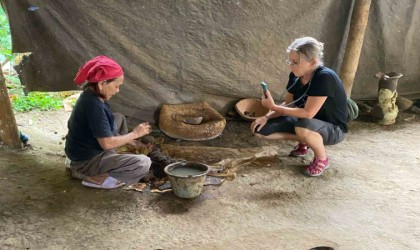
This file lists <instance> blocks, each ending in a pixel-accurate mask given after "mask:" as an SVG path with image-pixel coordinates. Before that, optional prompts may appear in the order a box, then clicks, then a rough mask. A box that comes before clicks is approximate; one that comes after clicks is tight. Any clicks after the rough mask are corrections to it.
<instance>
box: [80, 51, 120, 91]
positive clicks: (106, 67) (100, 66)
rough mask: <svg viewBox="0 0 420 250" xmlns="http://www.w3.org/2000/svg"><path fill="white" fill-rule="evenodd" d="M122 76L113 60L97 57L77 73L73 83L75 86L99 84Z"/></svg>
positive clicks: (118, 66)
mask: <svg viewBox="0 0 420 250" xmlns="http://www.w3.org/2000/svg"><path fill="white" fill-rule="evenodd" d="M123 74H124V72H123V70H122V68H121V66H120V65H119V64H118V63H117V62H116V61H114V60H112V59H111V58H109V57H106V56H97V57H95V58H92V59H90V60H89V61H88V62H87V63H85V65H83V66H82V67H81V68H80V69H79V72H77V75H76V77H75V78H74V82H75V83H76V84H77V85H80V84H82V83H84V82H85V81H86V80H87V81H88V82H100V81H104V80H109V79H112V78H117V77H119V76H122V75H123Z"/></svg>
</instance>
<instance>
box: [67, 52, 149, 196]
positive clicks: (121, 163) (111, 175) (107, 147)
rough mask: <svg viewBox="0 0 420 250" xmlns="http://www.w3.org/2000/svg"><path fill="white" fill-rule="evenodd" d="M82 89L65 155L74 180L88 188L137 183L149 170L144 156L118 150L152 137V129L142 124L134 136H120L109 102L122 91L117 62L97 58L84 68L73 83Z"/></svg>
mask: <svg viewBox="0 0 420 250" xmlns="http://www.w3.org/2000/svg"><path fill="white" fill-rule="evenodd" d="M74 82H75V83H76V84H77V85H82V84H83V83H85V84H84V85H83V92H82V94H81V95H80V97H79V99H78V100H77V102H76V105H75V107H74V109H73V112H72V114H71V116H70V119H69V121H68V130H69V131H68V134H67V137H66V147H65V152H66V155H67V157H68V158H69V159H70V170H71V173H72V175H73V176H74V177H78V178H81V179H83V181H82V184H83V185H85V186H89V187H96V188H105V189H113V188H117V187H120V186H122V185H124V184H132V183H137V182H138V181H139V180H140V179H141V178H142V177H144V176H145V175H146V174H147V173H148V171H149V168H150V165H151V160H150V158H149V157H147V156H145V155H136V154H118V153H117V152H116V150H115V149H116V148H118V147H119V146H122V145H125V144H127V143H129V142H131V141H132V140H134V139H137V138H140V137H142V136H144V135H147V134H149V133H150V129H151V128H150V125H149V124H148V123H142V124H139V125H137V126H136V127H135V128H134V129H133V131H132V132H130V133H127V134H124V135H119V134H118V131H119V128H118V127H117V123H116V122H115V117H114V114H113V113H112V111H111V109H110V107H109V105H108V103H107V101H108V100H109V99H111V97H112V96H114V95H116V94H117V93H118V92H119V91H120V87H121V85H122V84H123V82H124V73H123V70H122V68H121V66H120V65H118V63H117V62H115V61H114V60H112V59H111V58H109V57H106V56H97V57H95V58H93V59H91V60H89V61H88V62H87V63H86V64H85V65H83V66H82V67H81V68H80V69H79V72H78V73H77V75H76V78H75V79H74Z"/></svg>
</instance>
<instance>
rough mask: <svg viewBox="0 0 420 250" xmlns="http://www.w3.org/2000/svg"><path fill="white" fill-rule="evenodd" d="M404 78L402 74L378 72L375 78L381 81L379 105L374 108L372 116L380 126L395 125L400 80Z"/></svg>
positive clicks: (379, 85)
mask: <svg viewBox="0 0 420 250" xmlns="http://www.w3.org/2000/svg"><path fill="white" fill-rule="evenodd" d="M402 76H403V74H401V73H396V72H389V73H382V72H378V73H376V74H375V77H376V78H378V79H379V84H378V103H377V104H376V105H375V106H374V107H373V110H372V116H373V117H374V119H376V120H377V122H378V123H379V124H382V125H391V124H394V123H395V119H396V118H397V116H398V106H397V104H396V100H397V97H398V92H397V87H398V79H400V78H401V77H402Z"/></svg>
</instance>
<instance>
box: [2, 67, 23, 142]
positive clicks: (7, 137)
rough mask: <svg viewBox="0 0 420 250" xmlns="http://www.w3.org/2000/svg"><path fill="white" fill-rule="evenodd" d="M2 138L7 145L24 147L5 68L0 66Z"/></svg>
mask: <svg viewBox="0 0 420 250" xmlns="http://www.w3.org/2000/svg"><path fill="white" fill-rule="evenodd" d="M0 138H1V139H2V141H3V142H4V144H5V145H6V146H9V147H11V148H15V149H18V148H22V142H21V140H20V137H19V130H18V127H17V124H16V119H15V115H14V114H13V110H12V105H11V103H10V99H9V94H8V92H7V87H6V79H5V78H4V75H3V69H2V68H1V67H0Z"/></svg>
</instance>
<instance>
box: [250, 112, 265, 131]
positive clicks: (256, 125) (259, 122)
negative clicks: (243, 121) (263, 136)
mask: <svg viewBox="0 0 420 250" xmlns="http://www.w3.org/2000/svg"><path fill="white" fill-rule="evenodd" d="M267 121H268V118H267V117H266V116H261V117H258V118H257V119H255V121H253V122H252V123H251V132H252V133H255V132H257V131H260V130H261V129H262V127H264V125H265V124H266V123H267Z"/></svg>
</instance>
